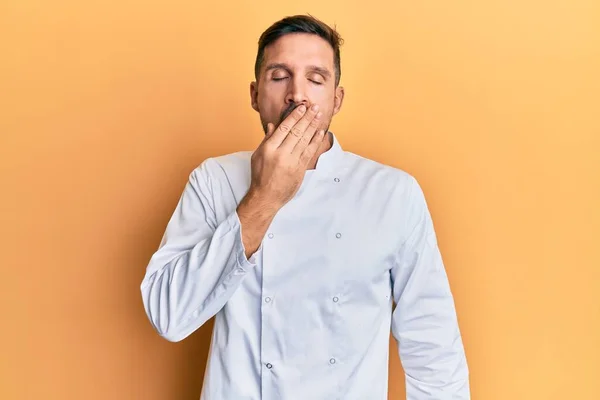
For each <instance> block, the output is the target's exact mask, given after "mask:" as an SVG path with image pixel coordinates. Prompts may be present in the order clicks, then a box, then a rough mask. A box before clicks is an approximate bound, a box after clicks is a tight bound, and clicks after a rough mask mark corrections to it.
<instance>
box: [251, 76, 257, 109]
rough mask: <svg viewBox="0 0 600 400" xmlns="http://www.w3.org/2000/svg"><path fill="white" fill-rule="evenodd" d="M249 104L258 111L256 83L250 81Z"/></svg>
mask: <svg viewBox="0 0 600 400" xmlns="http://www.w3.org/2000/svg"><path fill="white" fill-rule="evenodd" d="M250 104H251V105H252V108H253V109H254V111H258V83H257V82H251V83H250Z"/></svg>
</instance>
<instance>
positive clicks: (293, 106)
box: [261, 103, 331, 135]
mask: <svg viewBox="0 0 600 400" xmlns="http://www.w3.org/2000/svg"><path fill="white" fill-rule="evenodd" d="M298 106H300V103H290V104H289V105H288V106H287V107H286V108H285V110H283V111H282V112H281V115H280V116H279V120H278V121H277V123H275V124H274V125H275V129H277V128H278V127H279V125H280V124H281V123H282V122H283V120H284V119H286V118H287V117H288V116H289V115H290V114H291V113H292V112H293V111H294V110H295V109H296V108H298ZM261 122H262V127H263V131H264V132H265V135H266V134H267V132H268V128H267V124H268V121H265V120H263V119H262V118H261ZM330 123H331V120H330V121H329V123H328V124H327V127H326V128H325V133H327V132H329V125H330Z"/></svg>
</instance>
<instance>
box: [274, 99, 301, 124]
mask: <svg viewBox="0 0 600 400" xmlns="http://www.w3.org/2000/svg"><path fill="white" fill-rule="evenodd" d="M299 106H300V103H290V105H289V106H287V108H286V109H285V110H283V112H282V113H281V116H280V117H279V123H280V124H281V123H282V122H283V120H284V119H286V118H287V117H288V116H289V115H290V114H291V113H292V112H293V111H294V110H295V109H296V108H298V107H299Z"/></svg>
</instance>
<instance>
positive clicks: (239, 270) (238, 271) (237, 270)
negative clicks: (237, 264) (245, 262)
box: [235, 268, 244, 275]
mask: <svg viewBox="0 0 600 400" xmlns="http://www.w3.org/2000/svg"><path fill="white" fill-rule="evenodd" d="M235 273H236V274H237V275H242V274H243V273H244V270H243V269H242V268H238V269H236V270H235Z"/></svg>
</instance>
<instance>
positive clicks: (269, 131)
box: [266, 122, 275, 139]
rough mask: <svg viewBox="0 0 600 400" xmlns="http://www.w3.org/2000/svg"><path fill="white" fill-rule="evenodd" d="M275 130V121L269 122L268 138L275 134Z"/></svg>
mask: <svg viewBox="0 0 600 400" xmlns="http://www.w3.org/2000/svg"><path fill="white" fill-rule="evenodd" d="M273 132H275V125H273V123H271V122H269V123H268V124H267V134H266V139H268V138H269V137H271V135H272V134H273Z"/></svg>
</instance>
